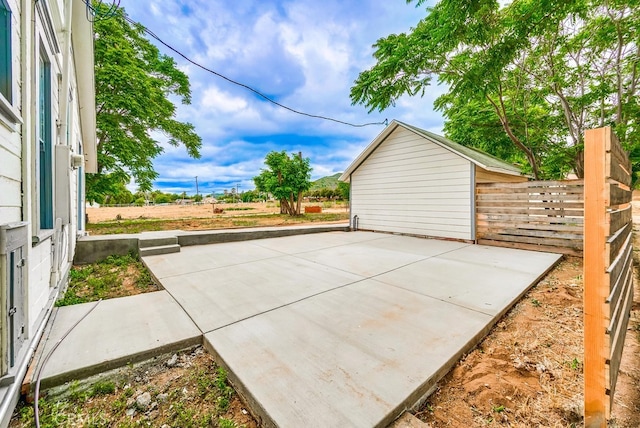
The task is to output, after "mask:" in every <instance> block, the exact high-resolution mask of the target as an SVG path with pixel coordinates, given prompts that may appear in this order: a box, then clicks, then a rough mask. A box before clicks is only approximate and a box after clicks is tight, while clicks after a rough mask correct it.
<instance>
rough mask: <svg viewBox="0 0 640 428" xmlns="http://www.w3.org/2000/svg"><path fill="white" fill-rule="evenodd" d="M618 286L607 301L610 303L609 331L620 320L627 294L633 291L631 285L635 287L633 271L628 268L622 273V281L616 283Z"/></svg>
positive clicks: (613, 328)
mask: <svg viewBox="0 0 640 428" xmlns="http://www.w3.org/2000/svg"><path fill="white" fill-rule="evenodd" d="M616 286H617V287H616V288H615V289H614V290H612V291H611V294H610V295H609V297H607V302H608V303H609V327H608V329H607V330H608V331H613V330H615V325H616V323H617V322H618V321H619V311H620V308H621V306H622V303H623V301H624V298H625V296H626V295H627V294H628V293H629V292H630V291H631V290H629V287H633V272H632V270H631V269H628V270H626V271H624V272H623V273H622V277H621V278H620V282H619V283H618V284H616Z"/></svg>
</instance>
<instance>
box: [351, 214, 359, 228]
mask: <svg viewBox="0 0 640 428" xmlns="http://www.w3.org/2000/svg"><path fill="white" fill-rule="evenodd" d="M351 228H352V229H353V230H354V231H356V230H358V215H354V216H353V221H352V223H351Z"/></svg>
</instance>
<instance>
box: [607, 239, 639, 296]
mask: <svg viewBox="0 0 640 428" xmlns="http://www.w3.org/2000/svg"><path fill="white" fill-rule="evenodd" d="M632 236H633V235H629V237H628V238H627V243H626V244H625V246H624V251H621V252H620V254H619V255H618V257H616V259H615V260H614V261H613V263H611V265H610V266H609V268H608V269H607V273H608V274H609V282H610V285H609V297H607V301H606V303H610V302H611V301H612V300H616V299H617V298H618V297H619V295H620V290H621V287H622V285H623V283H624V280H625V278H626V277H627V275H628V274H629V272H630V271H631V270H632V269H631V263H632V261H633V245H631V239H632Z"/></svg>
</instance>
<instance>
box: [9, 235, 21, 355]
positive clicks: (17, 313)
mask: <svg viewBox="0 0 640 428" xmlns="http://www.w3.org/2000/svg"><path fill="white" fill-rule="evenodd" d="M23 251H24V247H18V248H16V249H15V250H13V251H11V252H10V253H9V254H8V256H9V257H8V264H9V269H8V271H9V272H8V274H9V290H8V292H9V295H8V296H7V297H8V299H7V306H8V308H7V314H8V315H9V367H13V366H14V365H15V364H16V359H17V358H18V354H19V353H20V350H21V349H22V345H23V344H24V342H25V328H24V321H25V319H24V282H23V278H24V275H23V269H24V267H25V258H24V254H23Z"/></svg>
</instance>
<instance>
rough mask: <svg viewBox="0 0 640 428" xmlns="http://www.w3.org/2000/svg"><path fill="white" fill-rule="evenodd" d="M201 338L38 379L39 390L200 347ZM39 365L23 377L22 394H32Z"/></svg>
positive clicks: (181, 341) (197, 337)
mask: <svg viewBox="0 0 640 428" xmlns="http://www.w3.org/2000/svg"><path fill="white" fill-rule="evenodd" d="M202 338H203V336H202V335H201V334H199V335H197V336H194V337H190V338H187V339H183V340H179V341H177V342H173V343H168V344H164V345H162V346H158V347H155V348H152V349H147V350H144V351H141V352H137V353H134V354H130V355H126V356H124V357H120V358H115V359H112V360H109V361H102V362H100V363H97V364H93V365H91V366H87V367H82V368H80V369H77V370H71V371H67V372H64V373H60V374H57V375H55V376H51V377H43V378H42V379H40V388H41V389H42V390H45V389H49V388H53V387H56V386H60V385H62V384H64V383H66V382H70V381H72V380H77V379H85V378H88V377H91V376H94V375H97V374H100V373H103V372H107V371H111V370H115V369H118V368H120V367H124V366H126V365H128V364H135V363H140V362H143V361H145V360H149V359H151V358H154V357H157V356H159V355H162V354H167V353H170V352H178V351H181V350H183V349H187V348H190V347H193V346H198V345H202ZM45 357H46V355H40V357H39V358H45ZM35 359H36V357H34V361H35ZM41 363H42V359H41V360H40V361H39V362H38V364H37V365H38V367H37V368H36V369H35V370H33V372H31V376H30V377H29V378H28V379H27V378H26V377H25V380H24V382H23V385H22V391H23V394H26V393H27V392H29V393H31V392H33V388H34V387H35V383H36V381H37V379H36V376H37V373H38V371H39V370H40V367H41V366H40V365H41Z"/></svg>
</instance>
